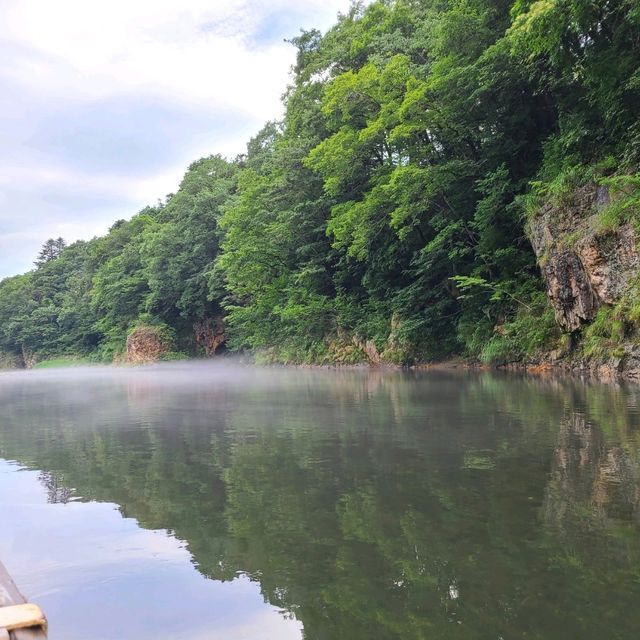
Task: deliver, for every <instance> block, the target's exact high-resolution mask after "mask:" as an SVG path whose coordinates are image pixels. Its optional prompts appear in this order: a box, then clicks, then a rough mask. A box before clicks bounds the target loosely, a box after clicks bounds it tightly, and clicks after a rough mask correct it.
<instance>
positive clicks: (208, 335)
mask: <svg viewBox="0 0 640 640" xmlns="http://www.w3.org/2000/svg"><path fill="white" fill-rule="evenodd" d="M193 334H194V337H195V340H196V344H197V345H198V346H199V347H200V348H201V349H203V351H204V354H205V356H206V357H207V358H212V357H213V356H215V355H216V351H218V349H219V348H220V347H221V346H222V345H223V344H224V342H225V340H226V336H225V326H224V318H223V317H222V316H216V317H215V318H207V319H206V320H200V321H199V322H196V323H195V324H194V325H193Z"/></svg>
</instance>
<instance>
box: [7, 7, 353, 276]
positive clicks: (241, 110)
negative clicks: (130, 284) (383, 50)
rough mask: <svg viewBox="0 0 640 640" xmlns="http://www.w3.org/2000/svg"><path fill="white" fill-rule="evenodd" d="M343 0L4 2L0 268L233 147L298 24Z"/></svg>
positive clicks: (265, 108) (134, 204)
mask: <svg viewBox="0 0 640 640" xmlns="http://www.w3.org/2000/svg"><path fill="white" fill-rule="evenodd" d="M349 4H350V2H349V0H304V1H299V0H298V1H296V0H263V1H261V0H108V1H105V0H2V1H1V2H0V144H1V145H2V150H3V153H2V154H1V155H0V278H2V277H4V276H6V275H12V274H14V273H18V272H22V271H25V270H28V269H30V268H31V266H32V261H33V259H34V258H35V256H36V254H37V252H38V249H39V247H40V245H41V244H42V243H43V242H44V241H45V240H46V239H47V238H49V237H57V236H63V237H64V238H65V239H67V240H68V241H73V240H77V239H79V238H85V239H88V238H91V237H92V236H94V235H96V234H102V233H104V232H106V230H107V229H108V227H109V226H110V225H111V224H112V223H113V222H114V221H115V220H117V219H119V218H128V217H130V216H131V215H133V214H134V213H136V212H137V211H138V210H140V209H141V208H142V207H143V206H145V205H147V204H154V203H155V202H156V201H157V199H158V198H163V197H164V196H165V195H166V194H167V193H170V192H174V191H175V190H176V189H177V186H178V184H179V182H180V179H181V177H182V175H183V174H184V171H185V170H186V168H187V165H188V164H189V163H190V162H192V161H193V160H196V159H197V158H199V157H201V156H204V155H209V154H212V153H222V154H223V155H227V156H230V157H231V156H235V155H236V154H237V153H241V152H242V151H244V148H245V144H246V142H247V141H248V139H249V137H250V136H251V135H253V134H254V133H256V132H257V131H258V130H259V129H260V127H261V126H262V124H264V122H266V121H267V120H269V119H274V118H278V117H279V116H280V115H281V112H282V108H281V104H280V96H281V94H282V93H283V91H284V90H285V87H286V84H287V82H288V80H289V69H290V67H291V65H292V64H293V62H294V58H295V52H294V49H293V47H292V46H291V45H288V44H286V43H284V42H283V39H284V38H290V37H293V36H295V35H297V34H298V33H299V30H300V28H305V29H310V28H313V27H316V28H319V29H323V30H324V29H326V28H328V27H329V26H330V25H331V24H333V22H334V21H335V18H336V14H337V13H338V12H339V11H346V10H347V9H348V8H349Z"/></svg>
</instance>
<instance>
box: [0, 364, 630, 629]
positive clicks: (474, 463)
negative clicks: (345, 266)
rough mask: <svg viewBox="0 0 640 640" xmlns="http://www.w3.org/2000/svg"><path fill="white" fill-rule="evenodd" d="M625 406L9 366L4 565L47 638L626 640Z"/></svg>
mask: <svg viewBox="0 0 640 640" xmlns="http://www.w3.org/2000/svg"><path fill="white" fill-rule="evenodd" d="M639 406H640V389H636V388H630V389H624V388H617V387H613V386H596V385H591V386H589V385H585V384H581V383H579V382H572V381H568V380H563V381H543V380H535V379H524V378H515V377H506V376H492V375H490V374H481V375H473V374H465V373H455V372H451V373H443V372H427V373H400V372H358V371H355V372H343V371H307V370H282V369H251V368H243V367H240V366H232V365H229V364H223V365H215V364H205V363H186V364H185V363H180V364H175V365H164V366H157V367H151V368H141V369H101V368H95V369H84V370H66V371H42V372H19V373H4V374H0V560H2V561H3V562H4V564H5V565H7V567H8V568H9V570H10V572H11V573H12V574H13V576H14V578H15V579H16V581H17V582H18V584H19V586H20V588H21V589H22V591H23V592H24V593H25V594H26V595H27V596H28V597H29V598H30V599H32V600H33V601H36V602H38V603H39V604H40V605H41V606H42V607H43V608H44V610H45V611H46V613H47V615H48V617H49V620H50V629H51V632H50V637H51V638H52V640H56V639H62V640H73V639H76V638H77V639H80V638H82V639H86V638H89V637H91V638H92V639H95V640H98V639H109V640H116V639H121V638H136V639H139V638H149V639H151V638H154V639H156V638H160V637H167V638H184V639H185V640H186V639H213V640H215V639H223V638H224V639H228V640H281V639H284V640H287V639H292V640H296V639H301V638H305V639H306V640H343V639H344V640H392V639H393V640H423V639H427V638H428V639H430V640H431V639H435V640H437V639H440V638H445V639H455V640H457V639H460V640H462V639H465V640H466V639H476V638H477V639H485V638H486V639H493V640H499V639H502V640H509V639H511V638H527V639H540V640H543V639H544V640H550V639H551V640H553V639H558V640H559V639H562V640H567V639H576V640H578V639H579V640H585V639H587V640H588V639H594V640H595V639H598V640H601V639H603V638H612V639H625V640H626V639H632V638H633V639H634V640H635V639H636V638H638V637H639V636H640V413H639ZM89 630H90V633H88V631H89Z"/></svg>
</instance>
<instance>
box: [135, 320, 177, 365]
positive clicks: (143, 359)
mask: <svg viewBox="0 0 640 640" xmlns="http://www.w3.org/2000/svg"><path fill="white" fill-rule="evenodd" d="M170 350H171V345H170V343H169V340H168V339H167V338H166V337H165V336H164V335H163V333H162V330H161V329H159V328H158V327H151V326H142V327H137V328H136V329H134V330H133V331H132V332H131V333H130V334H129V337H128V338H127V362H130V363H132V364H149V363H151V362H157V361H158V360H159V359H160V358H161V357H162V356H163V355H164V354H165V353H168V352H169V351H170Z"/></svg>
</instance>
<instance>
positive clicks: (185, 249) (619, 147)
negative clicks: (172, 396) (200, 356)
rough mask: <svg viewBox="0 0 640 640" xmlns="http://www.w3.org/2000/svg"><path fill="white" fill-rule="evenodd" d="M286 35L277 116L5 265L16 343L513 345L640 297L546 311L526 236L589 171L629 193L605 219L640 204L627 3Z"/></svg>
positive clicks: (464, 14)
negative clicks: (127, 216) (174, 184)
mask: <svg viewBox="0 0 640 640" xmlns="http://www.w3.org/2000/svg"><path fill="white" fill-rule="evenodd" d="M292 45H293V46H295V47H296V48H297V52H298V53H297V63H296V65H295V67H294V69H293V72H292V82H291V85H290V87H289V88H288V90H287V92H286V94H285V97H284V107H285V112H284V116H283V119H282V121H281V122H271V123H267V124H266V125H265V127H264V128H263V130H262V131H260V132H259V133H258V134H257V135H256V137H255V138H253V139H252V140H251V141H250V142H249V144H248V147H247V153H246V154H245V155H243V156H241V157H238V158H236V159H234V160H225V159H223V158H221V157H219V156H211V157H209V158H204V159H202V160H199V161H197V162H195V163H194V164H193V165H191V167H190V168H189V170H188V172H187V174H186V175H185V178H184V180H183V182H182V184H181V186H180V189H179V190H178V192H177V193H176V194H175V195H171V196H169V197H168V198H167V199H166V200H165V201H164V202H162V203H159V204H158V205H156V206H153V207H148V208H146V209H144V210H143V211H141V212H140V213H138V214H137V215H135V216H134V217H133V218H132V219H131V220H129V221H120V222H117V223H116V224H115V225H114V226H113V227H112V229H111V231H110V232H109V234H108V235H106V236H105V237H102V238H96V239H94V240H91V241H89V242H78V243H75V244H73V245H71V246H69V247H65V246H64V243H62V242H60V241H51V242H50V243H48V245H47V246H46V247H45V250H43V253H42V254H41V256H40V258H39V259H38V262H37V263H36V268H35V269H34V270H33V271H31V272H29V273H28V274H25V275H20V276H16V277H13V278H8V279H6V280H4V281H3V282H2V283H0V351H2V352H4V353H5V354H6V357H7V358H9V359H10V358H12V357H14V356H18V357H20V358H22V359H23V360H24V361H29V359H33V358H36V359H37V358H44V357H48V356H51V355H54V354H55V355H59V354H80V355H94V356H96V357H99V358H112V357H113V356H115V355H118V354H120V353H122V352H123V351H124V350H125V347H126V342H127V336H128V335H129V334H130V333H131V332H132V331H133V330H135V329H136V327H139V326H144V327H156V330H157V331H160V332H165V333H166V334H167V335H169V334H171V336H172V345H173V346H172V348H176V349H179V350H182V351H186V352H190V353H197V352H202V353H205V352H207V347H206V345H202V344H199V342H198V340H197V339H196V336H197V335H199V334H200V332H199V330H198V329H196V330H194V327H202V326H204V325H203V323H205V324H206V323H209V324H210V325H211V324H212V323H213V324H212V326H213V325H215V326H216V327H219V326H221V323H222V318H224V324H225V327H226V329H225V331H226V337H227V345H228V347H229V348H231V349H252V350H257V351H260V352H261V353H263V354H264V356H265V357H268V358H271V359H274V360H279V361H288V362H292V361H295V362H300V361H338V362H352V361H357V360H370V361H391V362H403V363H408V362H412V361H416V360H424V359H430V358H439V357H444V356H447V355H450V354H453V353H464V354H466V355H470V356H473V357H481V358H483V359H485V360H491V361H505V360H510V359H517V358H522V357H525V356H531V355H532V354H533V353H535V352H536V351H537V350H540V349H542V348H553V347H556V346H558V345H560V344H563V341H564V344H575V343H576V340H575V337H574V338H568V337H566V336H568V335H569V334H574V336H575V335H576V334H581V333H582V332H584V331H585V326H586V327H587V332H588V331H589V330H590V329H589V327H590V323H592V322H593V320H594V318H595V315H596V313H597V308H600V306H602V305H604V306H602V308H604V309H608V308H613V307H614V306H616V305H618V303H619V302H620V300H622V299H624V300H628V304H627V303H626V302H625V304H627V307H628V308H630V309H635V308H636V307H637V306H638V304H637V303H636V302H635V298H634V295H635V294H634V291H633V286H634V285H633V283H631V282H629V283H628V286H625V288H624V291H621V292H620V293H619V295H618V296H617V297H616V298H615V299H612V300H605V299H602V300H601V301H600V303H601V304H599V305H596V307H597V308H596V309H595V312H594V314H593V315H590V316H589V317H584V318H582V319H581V321H580V322H579V323H578V324H577V326H576V325H575V323H574V324H573V325H566V324H564V325H563V323H562V322H559V323H558V322H556V320H555V318H554V309H555V312H556V313H555V317H556V318H557V317H558V309H557V308H554V300H553V296H552V300H551V303H550V302H549V299H548V297H547V295H546V291H547V290H548V289H549V288H550V287H551V284H550V282H549V278H548V277H547V273H546V272H545V263H544V261H545V259H546V257H547V255H546V254H547V252H546V250H545V249H544V248H543V249H542V250H541V251H538V246H536V253H537V255H536V253H534V250H533V248H532V244H531V240H530V237H531V235H532V233H534V234H535V229H536V224H537V223H536V220H538V219H539V212H540V211H541V210H542V209H543V208H544V207H545V204H547V203H549V202H554V203H556V204H555V205H554V206H555V209H554V211H555V212H557V216H559V217H561V216H562V212H563V207H564V206H565V204H566V199H567V198H568V197H569V198H570V194H571V193H575V192H577V191H578V190H579V189H581V188H583V187H585V186H589V185H594V188H597V185H601V186H603V187H606V188H607V193H608V194H610V193H612V192H616V193H618V194H620V195H617V196H613V197H610V196H607V197H608V201H607V206H603V207H600V208H597V211H596V213H597V214H598V216H599V217H598V216H596V218H597V220H598V221H599V223H600V224H601V227H602V228H601V233H600V236H598V237H605V236H606V234H607V232H613V233H617V232H618V229H619V228H620V227H621V226H623V225H625V224H626V225H630V226H631V227H634V225H635V223H636V221H638V220H640V210H639V201H640V196H639V195H638V194H639V193H640V177H639V176H638V174H637V173H636V171H637V165H638V161H639V160H640V125H639V123H640V75H639V74H640V72H639V71H638V70H639V69H640V8H639V6H638V4H637V2H636V1H635V0H607V1H605V0H595V1H592V2H584V1H583V0H538V1H536V2H530V1H528V0H516V1H515V2H513V1H512V0H457V1H454V0H449V1H446V0H378V1H376V2H373V3H371V4H370V5H368V6H366V7H365V6H364V5H362V4H360V3H356V4H354V5H353V7H352V9H351V10H350V11H349V12H348V13H346V14H345V15H341V16H339V18H338V21H337V23H336V24H335V26H334V27H333V28H332V29H330V30H329V31H328V32H327V33H326V34H321V33H319V32H317V31H309V32H303V33H301V35H300V36H298V37H297V38H294V39H293V40H292ZM563 198H564V200H563ZM594 211H595V210H591V209H589V210H588V211H586V212H585V215H584V218H585V220H586V219H589V220H593V219H594V215H595V214H594ZM552 226H553V225H552ZM578 226H579V225H578ZM550 228H551V227H550ZM577 230H579V229H575V230H574V231H577ZM576 240H579V238H576V237H575V234H574V237H572V235H571V232H570V231H567V232H566V233H565V232H564V231H563V233H562V237H561V238H556V239H555V240H554V241H553V242H552V243H551V244H553V246H554V247H555V246H556V244H557V243H563V246H564V244H569V245H570V244H571V242H575V241H576ZM534 244H535V242H534ZM632 244H633V246H634V247H635V236H634V239H633V240H632ZM540 246H541V245H540ZM603 255H604V256H605V259H606V255H605V253H603ZM578 257H579V256H578ZM537 261H538V262H540V264H541V266H542V267H543V273H542V275H543V276H544V277H541V274H540V269H539V266H538V264H537ZM562 264H571V261H569V262H566V261H565V262H563V263H562ZM554 273H555V272H554ZM587 277H590V275H589V273H587ZM567 278H568V280H567V282H568V283H569V289H571V286H572V285H571V282H572V280H571V275H568V276H567ZM592 284H593V283H591V284H590V285H589V286H591V285H592ZM589 295H591V294H589ZM563 304H564V303H563ZM627 307H625V309H626V308H627ZM602 313H605V312H604V311H603V312H602ZM623 316H624V317H623V318H622V320H621V322H622V323H623V325H625V326H624V327H623V332H624V331H626V332H629V331H632V332H633V330H634V329H633V326H635V323H636V322H637V316H640V314H638V313H636V312H629V313H627V312H626V311H625V312H624V313H623ZM630 325H631V326H630ZM563 332H564V333H565V337H564V338H563V337H562V333H563ZM587 337H588V336H587ZM216 345H217V343H216ZM216 348H217V347H216ZM214 351H215V350H214Z"/></svg>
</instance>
